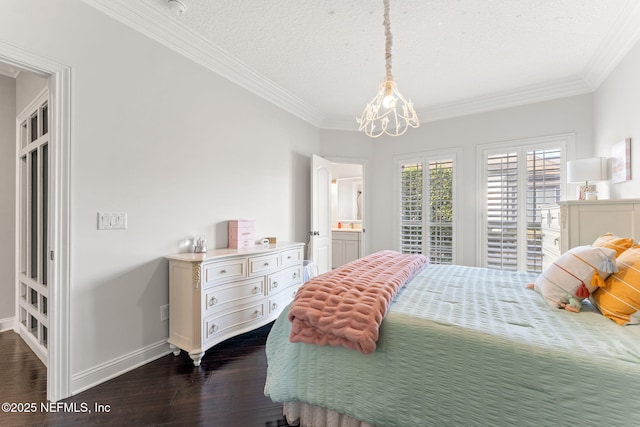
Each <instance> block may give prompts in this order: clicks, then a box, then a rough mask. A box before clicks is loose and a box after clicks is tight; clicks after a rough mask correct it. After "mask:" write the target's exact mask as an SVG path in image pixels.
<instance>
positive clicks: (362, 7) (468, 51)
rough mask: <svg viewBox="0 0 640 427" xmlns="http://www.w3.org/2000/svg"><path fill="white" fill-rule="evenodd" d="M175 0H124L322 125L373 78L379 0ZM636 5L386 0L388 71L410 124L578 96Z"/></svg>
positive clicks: (353, 106) (380, 64)
mask: <svg viewBox="0 0 640 427" xmlns="http://www.w3.org/2000/svg"><path fill="white" fill-rule="evenodd" d="M85 1H86V2H87V3H89V4H91V3H105V2H104V1H101V0H85ZM182 1H183V3H185V4H186V6H187V10H186V12H185V13H184V14H182V15H180V16H175V15H172V14H171V12H170V11H169V8H168V7H167V2H166V0H129V2H135V3H142V4H144V7H147V8H149V9H154V10H155V11H157V12H158V13H160V14H162V15H164V17H166V19H171V20H172V21H174V22H175V23H176V27H175V28H180V29H186V30H188V32H189V34H192V35H193V34H197V35H198V36H201V37H202V38H204V39H205V40H207V42H209V43H211V45H212V46H214V47H216V48H219V49H221V50H222V51H224V52H226V53H228V54H229V55H230V57H231V58H233V59H236V60H238V61H239V62H240V63H242V64H244V65H245V66H247V67H248V69H250V70H252V71H254V72H256V73H257V75H259V76H261V77H264V78H265V79H266V80H268V81H270V82H272V83H274V84H275V86H276V87H278V88H282V89H283V91H284V92H286V93H287V94H291V95H293V96H294V97H296V98H299V100H300V101H301V102H302V103H304V104H305V105H308V106H309V108H311V109H312V110H314V111H319V112H320V114H321V115H322V116H323V117H324V121H325V122H327V121H332V120H333V121H335V122H337V121H339V120H343V121H344V122H345V123H353V126H354V127H355V117H356V116H360V114H361V112H362V109H363V108H364V106H365V104H366V103H367V102H368V101H369V100H370V99H371V98H372V97H373V96H374V94H375V91H376V88H377V86H378V84H379V83H380V82H381V81H382V80H383V78H384V28H383V26H382V20H383V3H382V0H379V1H372V0H357V1H355V0H351V1H346V0H269V1H260V0H215V1H211V0H182ZM639 3H640V2H638V1H636V0H391V8H390V19H391V31H392V33H393V50H392V54H393V74H394V77H395V79H396V81H397V83H398V88H399V89H400V92H402V93H403V94H404V95H405V97H407V98H411V99H412V101H413V102H414V104H415V106H416V110H417V111H418V113H419V115H420V118H421V120H422V121H428V120H429V117H428V115H429V112H430V111H436V110H437V109H438V108H442V107H448V108H455V106H456V105H457V104H464V103H469V102H470V101H473V100H475V101H477V102H481V101H482V100H483V99H485V100H489V99H492V97H496V95H500V94H509V93H514V94H518V93H523V94H527V93H528V92H531V91H532V90H535V91H540V90H541V89H544V88H546V87H548V88H551V89H553V88H554V87H556V86H558V85H560V86H563V87H564V86H567V85H568V84H570V85H572V89H571V90H572V91H574V92H575V93H579V92H582V93H584V92H588V91H590V90H593V89H594V88H595V87H597V85H598V84H599V83H600V81H601V80H602V78H604V77H605V75H604V74H605V73H606V72H608V71H610V70H609V69H608V65H609V64H610V63H612V61H613V60H614V59H616V58H617V57H616V55H615V54H617V53H618V52H622V54H624V53H626V51H625V49H627V50H628V48H629V46H628V45H629V43H630V42H631V41H635V40H629V36H628V34H629V31H627V33H625V34H624V37H622V36H621V34H622V33H621V31H623V30H624V29H625V28H626V29H629V28H631V29H636V30H635V31H634V30H630V32H631V33H632V34H633V37H634V38H636V39H637V38H638V37H639V36H640V35H639V34H638V31H637V28H640V22H638V20H640V19H639V17H640V12H639V11H638V10H639V9H640V7H639V6H638V4H639ZM94 5H95V4H94ZM634 20H635V22H634ZM172 25H173V24H172ZM612 52H613V53H612ZM607 55H609V56H607ZM618 56H620V55H618ZM603 61H604V64H603ZM560 92H561V91H560ZM560 92H558V93H560ZM534 100H535V99H534ZM496 105H497V104H496ZM486 109H491V102H487V106H486Z"/></svg>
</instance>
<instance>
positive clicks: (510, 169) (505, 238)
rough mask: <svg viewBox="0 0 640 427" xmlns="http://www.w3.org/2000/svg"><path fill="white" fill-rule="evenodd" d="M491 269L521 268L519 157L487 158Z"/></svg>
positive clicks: (489, 257)
mask: <svg viewBox="0 0 640 427" xmlns="http://www.w3.org/2000/svg"><path fill="white" fill-rule="evenodd" d="M486 166H487V267H489V268H496V269H501V270H509V271H516V270H517V269H518V235H517V231H518V154H517V152H515V151H513V152H507V153H502V154H496V155H492V156H488V157H487V165H486Z"/></svg>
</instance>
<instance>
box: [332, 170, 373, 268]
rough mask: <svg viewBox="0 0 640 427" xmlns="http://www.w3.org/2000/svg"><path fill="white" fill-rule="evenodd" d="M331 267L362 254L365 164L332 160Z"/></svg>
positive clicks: (338, 265)
mask: <svg viewBox="0 0 640 427" xmlns="http://www.w3.org/2000/svg"><path fill="white" fill-rule="evenodd" d="M331 177H332V181H331V268H338V267H340V266H341V265H344V264H346V263H348V262H350V261H354V260H356V259H358V258H361V257H362V254H363V236H364V231H365V228H364V227H363V218H364V197H365V195H364V166H363V165H362V164H358V163H341V162H332V163H331Z"/></svg>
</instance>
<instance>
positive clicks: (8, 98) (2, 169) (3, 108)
mask: <svg viewBox="0 0 640 427" xmlns="http://www.w3.org/2000/svg"><path fill="white" fill-rule="evenodd" d="M15 123H16V81H15V79H13V78H11V77H5V76H0V323H2V324H3V325H4V328H6V325H5V324H4V322H2V321H3V319H9V318H11V317H13V316H14V313H15V287H16V285H15V280H14V279H15V267H14V266H15V245H14V242H15V182H16V181H15V178H16V168H15V164H16V139H15V128H16V125H15ZM1 326H2V325H0V329H1V328H2V327H1Z"/></svg>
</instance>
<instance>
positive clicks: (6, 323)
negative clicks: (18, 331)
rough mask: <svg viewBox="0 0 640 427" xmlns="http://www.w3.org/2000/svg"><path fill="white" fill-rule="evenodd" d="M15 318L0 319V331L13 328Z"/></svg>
mask: <svg viewBox="0 0 640 427" xmlns="http://www.w3.org/2000/svg"><path fill="white" fill-rule="evenodd" d="M15 320H16V318H15V317H6V318H4V319H0V332H4V331H9V330H13V322H14V321H15Z"/></svg>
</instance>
